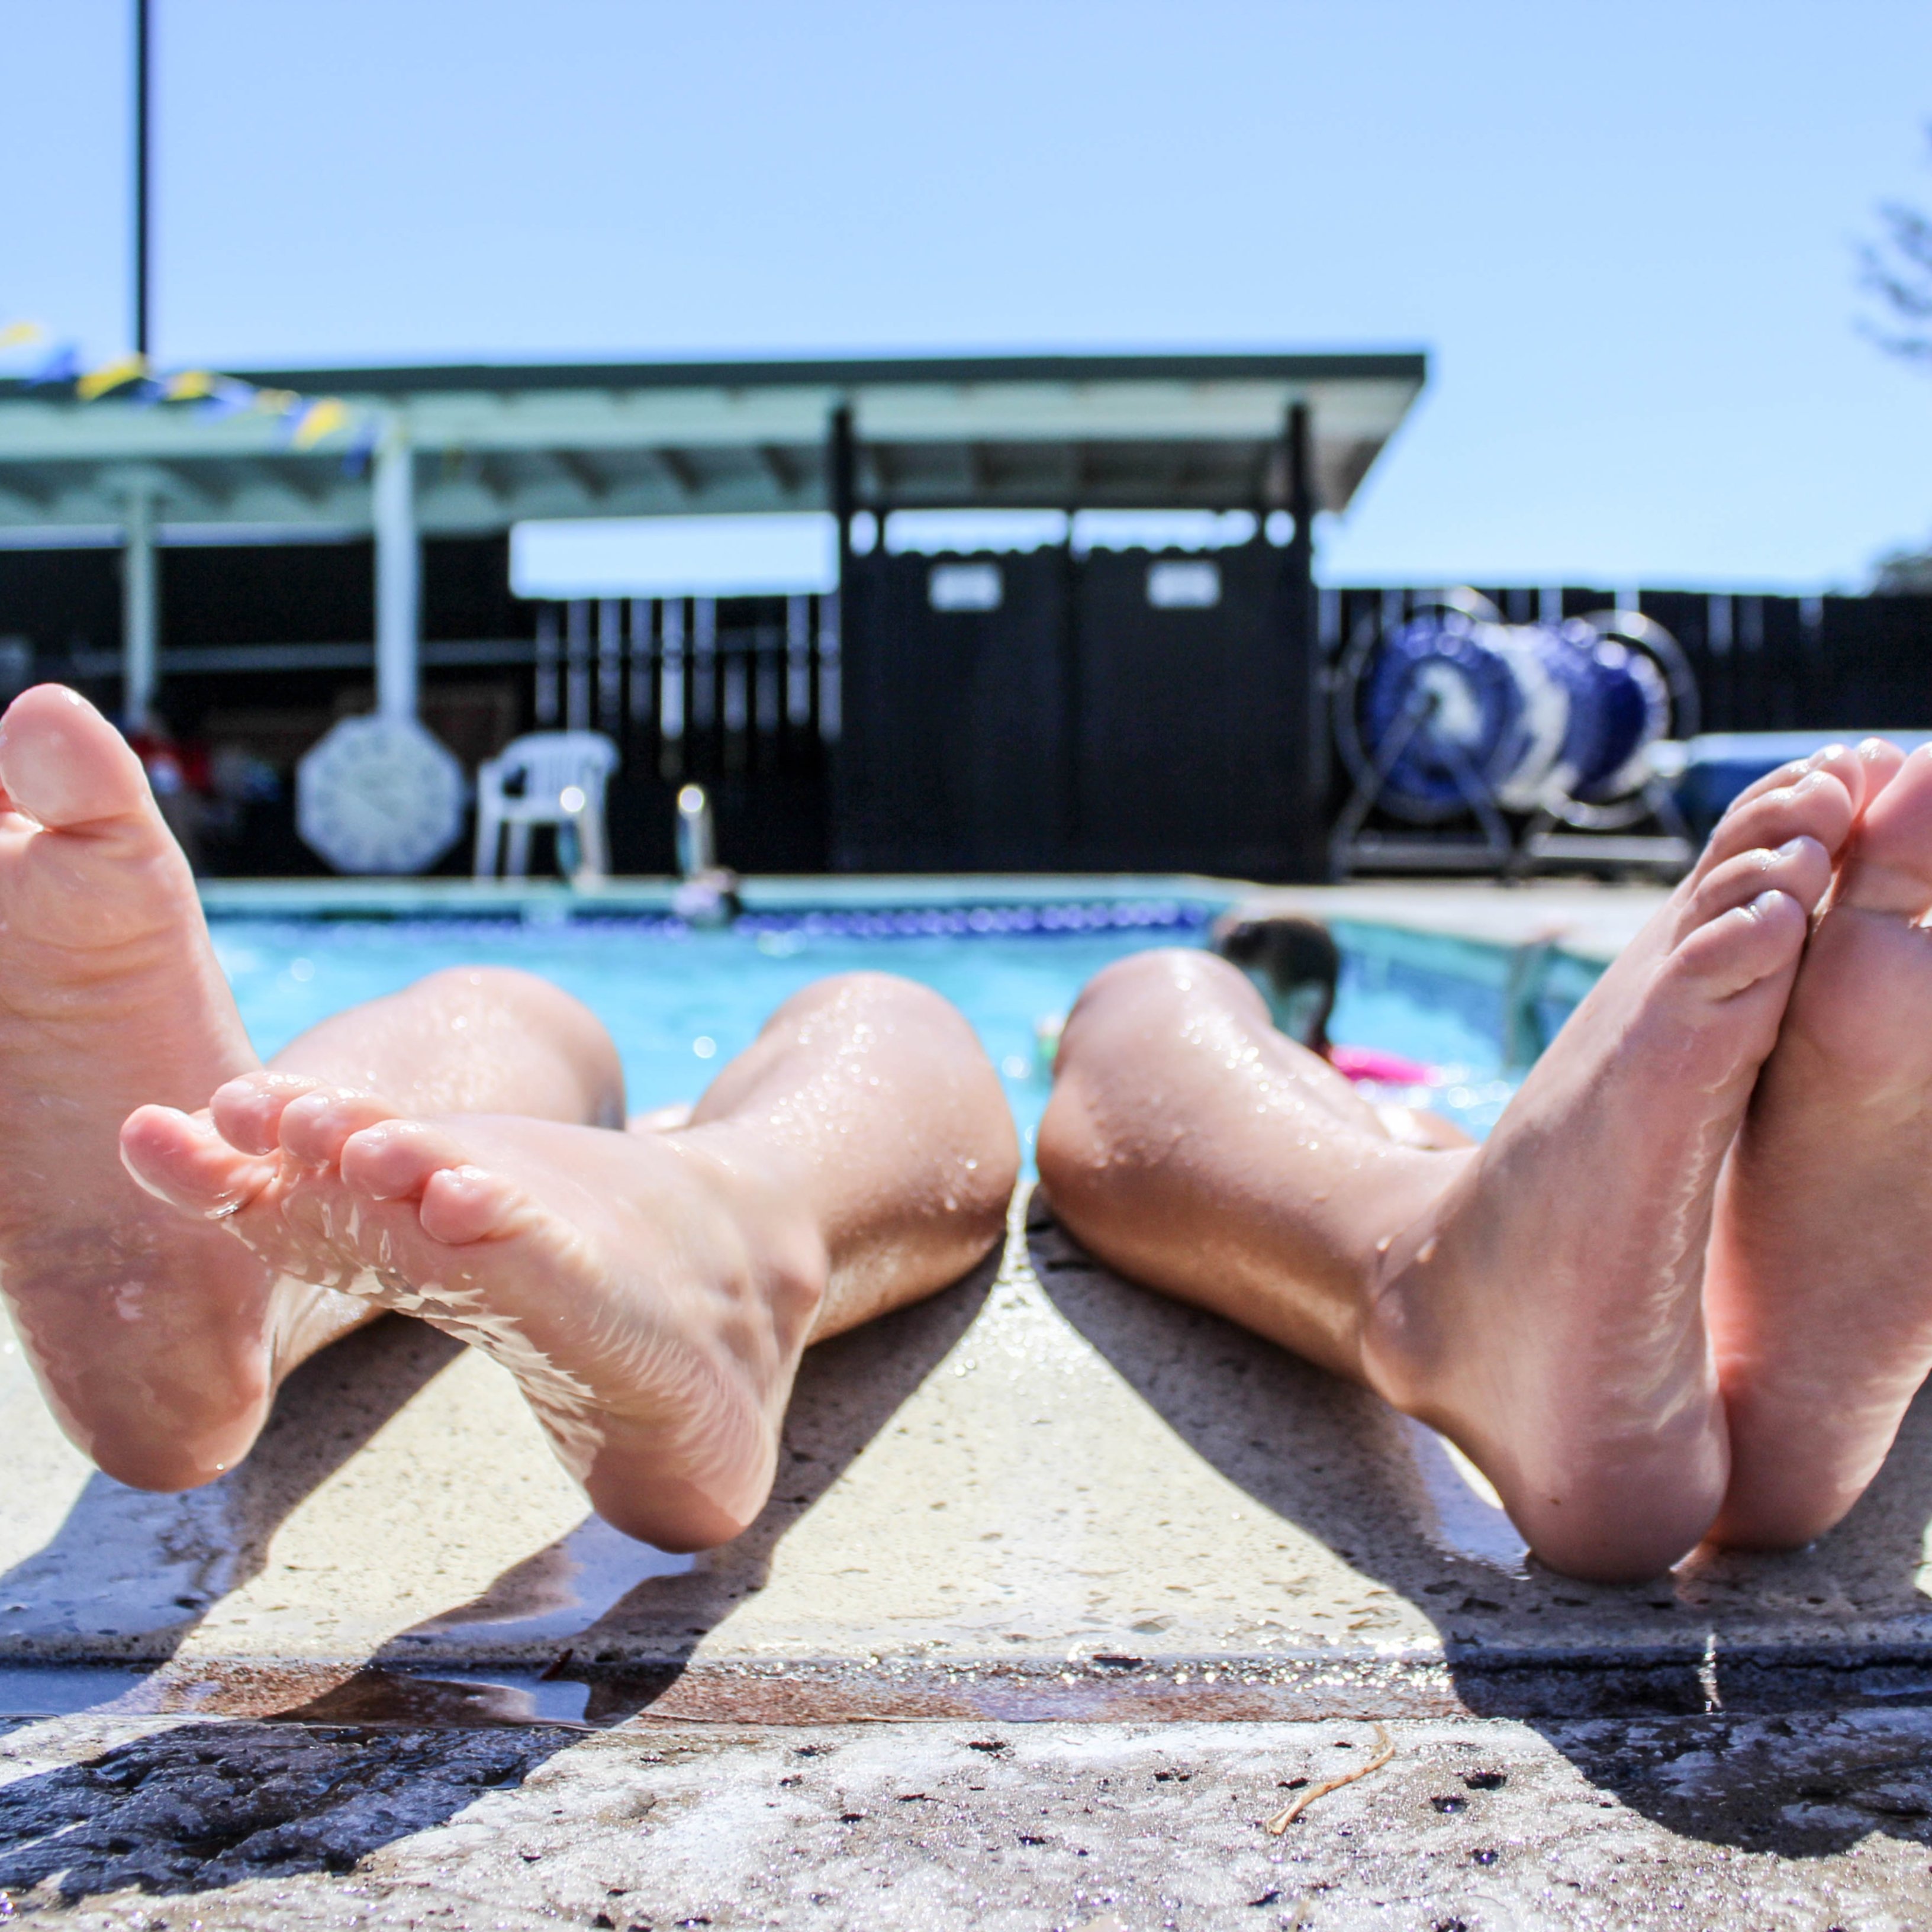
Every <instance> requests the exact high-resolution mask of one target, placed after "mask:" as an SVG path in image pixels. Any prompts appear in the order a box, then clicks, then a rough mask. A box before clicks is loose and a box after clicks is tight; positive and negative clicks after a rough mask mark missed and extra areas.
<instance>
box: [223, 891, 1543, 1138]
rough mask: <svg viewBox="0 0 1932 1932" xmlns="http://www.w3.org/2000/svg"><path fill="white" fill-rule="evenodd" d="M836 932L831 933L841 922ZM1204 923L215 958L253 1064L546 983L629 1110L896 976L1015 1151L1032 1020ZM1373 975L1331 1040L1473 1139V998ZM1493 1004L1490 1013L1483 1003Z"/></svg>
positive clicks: (246, 929)
mask: <svg viewBox="0 0 1932 1932" xmlns="http://www.w3.org/2000/svg"><path fill="white" fill-rule="evenodd" d="M841 923H844V922H841ZM808 925H809V922H791V924H790V926H789V928H788V929H779V930H773V929H769V927H767V929H764V930H760V931H755V932H754V931H747V930H745V929H742V928H741V929H738V930H736V931H733V932H692V931H689V930H687V929H683V928H682V927H680V926H676V925H675V924H674V923H673V922H668V921H665V920H662V919H655V920H652V919H640V920H636V921H628V920H611V921H597V922H572V923H568V924H555V925H549V926H544V925H539V924H535V923H523V922H515V921H509V920H474V919H472V920H462V919H437V920H410V919H394V920H389V919H313V920H308V919H261V918H248V917H240V918H233V917H223V918H217V919H215V920H214V922H213V924H212V931H213V933H214V945H215V951H216V953H217V956H218V957H219V959H220V962H221V964H222V966H223V969H224V971H226V973H227V975H228V977H229V981H230V983H231V984H232V985H233V987H234V989H235V993H236V999H237V1001H239V1004H240V1007H241V1010H242V1018H243V1019H244V1021H245V1022H246V1023H247V1025H248V1031H249V1033H250V1034H251V1037H253V1039H254V1043H255V1046H256V1049H257V1051H258V1052H260V1053H261V1054H262V1055H263V1056H264V1057H266V1056H267V1055H271V1054H272V1053H274V1052H277V1051H278V1049H281V1047H283V1046H286V1045H287V1043H288V1042H289V1041H290V1040H293V1038H294V1037H296V1034H299V1033H300V1032H302V1031H303V1030H304V1029H305V1028H308V1027H310V1026H312V1025H314V1024H315V1022H317V1021H318V1020H320V1019H326V1017H327V1016H329V1015H330V1014H331V1013H338V1012H340V1011H341V1010H342V1009H343V1008H344V1007H349V1006H353V1005H354V1004H356V1003H357V1002H359V1001H363V1000H368V999H373V998H376V997H377V995H380V994H383V993H389V992H395V991H397V990H398V989H400V988H401V987H404V986H407V985H408V984H409V983H410V982H411V981H412V980H416V979H419V978H420V977H422V975H423V974H425V973H429V972H433V971H435V970H436V969H437V968H439V967H444V966H452V965H493V966H514V967H518V968H522V969H523V971H526V972H529V973H535V974H541V976H542V977H544V978H545V979H547V980H553V981H554V982H555V983H556V984H557V985H558V986H562V988H564V989H565V990H566V991H568V992H571V993H573V994H574V995H576V996H577V998H579V999H580V1000H581V1001H583V1002H584V1004H586V1006H588V1007H590V1009H591V1010H592V1011H593V1012H594V1013H596V1014H597V1016H598V1018H599V1019H601V1020H602V1021H603V1022H604V1025H606V1026H607V1027H608V1028H610V1033H611V1035H612V1037H613V1039H614V1040H615V1041H616V1046H617V1050H618V1052H619V1055H621V1056H622V1061H623V1066H624V1078H625V1085H626V1088H627V1090H628V1103H629V1106H630V1107H631V1110H632V1111H633V1112H643V1110H645V1109H648V1108H652V1107H658V1106H667V1105H669V1104H670V1103H673V1102H676V1101H680V1100H692V1099H694V1098H695V1097H697V1094H699V1093H700V1092H701V1091H703V1088H704V1087H705V1086H706V1085H707V1084H708V1083H709V1081H710V1079H711V1078H712V1076H713V1075H715V1073H717V1072H718V1070H719V1069H720V1068H721V1067H723V1065H724V1063H725V1062H726V1061H727V1060H729V1059H730V1058H731V1057H732V1056H733V1055H734V1054H736V1053H738V1052H741V1051H742V1049H744V1048H745V1046H748V1045H749V1044H750V1043H751V1040H752V1038H753V1037H754V1035H755V1034H756V1033H757V1030H758V1028H759V1027H760V1025H762V1024H763V1021H764V1019H765V1018H766V1016H767V1015H768V1014H769V1013H770V1012H771V1011H772V1009H773V1008H774V1007H776V1006H777V1005H778V1004H779V1002H780V1001H782V1000H784V999H785V998H787V997H788V996H789V995H791V994H792V993H794V992H797V991H798V990H799V989H800V988H801V987H803V986H808V985H809V984H810V983H811V982H812V981H813V980H817V979H820V978H823V977H824V976H825V975H826V974H830V973H844V972H851V971H859V970H866V971H884V972H890V973H898V974H904V976H905V977H907V978H908V979H911V980H919V981H921V982H922V983H924V984H925V985H926V986H931V987H932V988H933V989H935V991H937V992H941V993H943V994H944V995H945V996H946V997H947V998H948V999H950V1000H951V1001H953V1003H954V1004H956V1005H957V1006H958V1007H959V1008H960V1009H961V1010H962V1011H963V1012H964V1013H965V1015H966V1017H967V1018H968V1019H969V1020H970V1021H971V1022H972V1024H973V1025H974V1028H975V1029H976V1030H977V1032H978V1034H979V1036H980V1040H982V1041H983V1043H984V1044H985V1046H986V1051H987V1052H988V1053H989V1055H991V1056H992V1061H993V1064H994V1065H995V1067H998V1069H999V1070H1000V1073H1001V1079H1002V1081H1003V1082H1004V1085H1005V1087H1006V1091H1007V1097H1008V1098H1009V1100H1010V1101H1011V1103H1012V1104H1013V1112H1014V1115H1015V1117H1016V1119H1017V1120H1018V1121H1019V1126H1020V1129H1021V1132H1022V1136H1023V1137H1024V1139H1025V1145H1026V1148H1027V1152H1028V1167H1029V1170H1031V1154H1032V1147H1033V1136H1034V1129H1035V1128H1036V1127H1037V1125H1038V1124H1039V1120H1040V1113H1041V1111H1042V1109H1043V1108H1044V1107H1045V1106H1046V1097H1047V1092H1048V1080H1047V1076H1046V1069H1045V1067H1044V1066H1043V1064H1042V1063H1041V1060H1040V1055H1039V1053H1038V1051H1037V1045H1036V1028H1037V1025H1038V1023H1039V1022H1040V1020H1041V1019H1043V1018H1046V1017H1047V1016H1050V1015H1055V1014H1060V1013H1065V1012H1066V1010H1067V1008H1068V1007H1070V1006H1071V1005H1072V1004H1073V1001H1074V999H1075V998H1076V996H1077V995H1078V994H1079V991H1080V989H1081V988H1082V986H1084V985H1085V983H1087V981H1088V980H1090V979H1091V977H1093V976H1094V974H1096V973H1097V972H1098V971H1100V968H1102V967H1103V966H1105V965H1109V964H1110V963H1111V962H1112V961H1114V960H1116V959H1123V958H1124V957H1126V956H1127V955H1128V954H1129V953H1134V952H1138V951H1141V950H1145V948H1147V947H1150V946H1159V945H1169V946H1171V945H1188V946H1198V945H1199V944H1202V932H1203V929H1204V928H1205V914H1203V915H1202V916H1201V917H1199V918H1198V919H1188V918H1186V917H1184V918H1182V919H1179V920H1175V919H1168V920H1165V921H1163V922H1161V923H1160V924H1142V925H1127V926H1118V927H1114V928H1111V929H1103V930H1098V931H1096V930H1085V931H1060V932H1032V933H1024V934H1022V933H1012V932H1004V933H1002V932H992V933H966V934H933V933H930V932H926V933H917V932H915V933H908V934H901V935H895V936H892V937H862V936H858V935H855V934H853V932H850V931H849V930H847V931H841V932H814V931H811V930H809V929H808ZM1437 977H1438V976H1435V975H1432V974H1426V973H1425V974H1418V973H1417V972H1415V971H1414V970H1413V969H1410V970H1408V971H1403V972H1400V973H1391V972H1389V971H1387V970H1386V969H1385V963H1384V962H1379V961H1376V960H1373V959H1371V960H1367V961H1364V960H1363V959H1359V958H1357V957H1355V956H1352V955H1351V956H1349V957H1348V959H1347V963H1346V966H1345V969H1344V972H1343V981H1342V986H1341V989H1340V998H1339V999H1338V1001H1337V1009H1336V1016H1335V1019H1334V1022H1333V1025H1332V1027H1331V1031H1332V1032H1333V1034H1334V1037H1336V1038H1337V1039H1338V1040H1346V1041H1348V1042H1350V1043H1355V1044H1360V1045H1363V1046H1377V1047H1382V1048H1384V1049H1388V1051H1390V1052H1395V1053H1399V1054H1401V1055H1404V1056H1406V1058H1411V1059H1414V1060H1418V1061H1424V1062H1426V1063H1427V1064H1430V1065H1432V1066H1434V1067H1440V1068H1442V1070H1444V1074H1445V1078H1444V1079H1443V1080H1442V1082H1441V1083H1440V1084H1439V1085H1438V1086H1436V1087H1435V1088H1432V1089H1431V1090H1430V1091H1429V1092H1428V1093H1427V1094H1423V1095H1419V1096H1414V1097H1415V1098H1418V1099H1419V1100H1422V1101H1423V1102H1424V1103H1426V1104H1428V1105H1430V1106H1436V1107H1437V1108H1439V1109H1441V1110H1442V1112H1445V1113H1448V1114H1449V1115H1451V1116H1452V1117H1454V1118H1457V1119H1459V1120H1460V1121H1463V1124H1465V1125H1466V1126H1467V1127H1469V1129H1470V1130H1471V1131H1472V1132H1474V1133H1482V1132H1484V1131H1485V1130H1487V1127H1489V1126H1490V1124H1492V1123H1493V1121H1494V1119H1495V1118H1496V1115H1497V1114H1498V1113H1499V1112H1501V1110H1502V1104H1503V1102H1504V1100H1506V1099H1507V1097H1508V1094H1509V1093H1510V1092H1511V1091H1513V1088H1514V1082H1513V1081H1512V1080H1511V1079H1508V1078H1507V1077H1506V1076H1505V1073H1504V1071H1503V1068H1502V1055H1501V1047H1500V1044H1499V1041H1500V1031H1499V1028H1498V1027H1497V1026H1496V1025H1495V1023H1494V1022H1493V1019H1492V1018H1491V1017H1490V1016H1489V1014H1488V1013H1487V1010H1486V1008H1485V1007H1484V1003H1483V1001H1482V999H1481V997H1480V995H1478V997H1477V998H1474V999H1472V998H1469V997H1468V989H1466V987H1465V986H1463V985H1461V984H1459V983H1457V981H1456V980H1454V977H1453V976H1449V975H1443V976H1440V983H1439V984H1437V983H1436V979H1437ZM1491 1004H1493V1001H1492V1002H1491ZM1403 1097H1409V1096H1403Z"/></svg>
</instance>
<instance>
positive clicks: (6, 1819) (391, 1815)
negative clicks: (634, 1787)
mask: <svg viewBox="0 0 1932 1932" xmlns="http://www.w3.org/2000/svg"><path fill="white" fill-rule="evenodd" d="M574 1736H575V1734H574V1733H571V1732H569V1731H567V1730H532V1729H529V1728H517V1729H505V1728H499V1729H496V1730H423V1731H410V1730H397V1729H394V1728H383V1729H378V1730H356V1729H354V1728H351V1727H344V1728H341V1729H338V1730H300V1729H296V1728H295V1727H290V1726H287V1725H275V1724H238V1723H226V1724H184V1725H181V1726H178V1727H175V1728H173V1729H170V1730H163V1731H160V1732H158V1733H155V1734H154V1735H153V1736H148V1737H145V1738H141V1739H136V1741H134V1742H132V1743H130V1744H127V1745H121V1746H119V1747H118V1748H115V1749H114V1750H112V1751H107V1752H105V1753H104V1754H102V1755H101V1756H100V1757H96V1758H93V1759H91V1760H89V1761H88V1762H86V1763H82V1764H76V1765H68V1766H62V1768H61V1769H58V1770H55V1771H48V1772H39V1773H36V1774H31V1775H28V1776H27V1777H26V1778H19V1779H17V1780H16V1781H14V1782H13V1783H12V1784H7V1785H6V1786H5V1787H0V1891H5V1893H7V1894H8V1895H10V1897H12V1898H13V1899H14V1900H19V1899H20V1897H21V1894H23V1893H25V1892H28V1891H31V1889H32V1888H34V1886H36V1885H46V1886H47V1887H48V1890H49V1891H50V1892H51V1893H52V1894H53V1895H54V1896H55V1897H58V1899H59V1900H62V1902H71V1901H72V1900H76V1899H78V1898H81V1897H88V1896H98V1895H99V1894H103V1893H113V1892H116V1891H123V1890H126V1889H128V1888H134V1889H137V1890H139V1891H144V1892H148V1893H151V1894H152V1893H182V1892H201V1891H211V1890H213V1889H214V1888H217V1887H218V1886H221V1885H233V1884H236V1883H238V1882H240V1881H241V1880H242V1879H260V1878H273V1877H279V1876H290V1875H293V1874H294V1873H302V1872H317V1871H328V1872H346V1871H347V1870H350V1868H351V1867H353V1866H354V1865H355V1864H356V1861H358V1860H359V1859H360V1858H365V1857H366V1856H367V1855H368V1854H369V1853H370V1852H373V1851H375V1850H377V1849H380V1847H381V1846H384V1845H387V1844H390V1843H393V1842H394V1841H396V1840H397V1839H398V1838H407V1836H409V1835H410V1834H411V1833H412V1832H422V1831H427V1830H428V1829H431V1828H432V1827H433V1826H437V1825H441V1824H443V1823H446V1822H447V1821H448V1820H449V1819H450V1818H452V1817H454V1816H455V1814H457V1813H458V1811H461V1810H462V1809H463V1808H464V1806H466V1805H471V1804H473V1803H474V1802H475V1801H476V1799H478V1798H479V1797H481V1796H483V1795H484V1793H486V1792H487V1791H489V1790H493V1789H495V1790H500V1789H503V1788H505V1787H514V1786H516V1785H518V1784H521V1783H522V1782H523V1780H524V1778H526V1777H527V1776H528V1775H529V1773H530V1772H532V1771H533V1770H535V1769H536V1767H537V1766H539V1765H540V1764H541V1763H543V1762H544V1760H546V1759H547V1758H548V1757H550V1756H551V1755H552V1754H553V1753H554V1752H556V1751H559V1750H560V1749H562V1748H563V1747H564V1746H565V1745H567V1744H569V1743H570V1742H572V1741H573V1739H574ZM49 1881H51V1883H50V1884H49ZM41 1896H42V1897H46V1893H43V1894H41ZM36 1902H38V1901H36Z"/></svg>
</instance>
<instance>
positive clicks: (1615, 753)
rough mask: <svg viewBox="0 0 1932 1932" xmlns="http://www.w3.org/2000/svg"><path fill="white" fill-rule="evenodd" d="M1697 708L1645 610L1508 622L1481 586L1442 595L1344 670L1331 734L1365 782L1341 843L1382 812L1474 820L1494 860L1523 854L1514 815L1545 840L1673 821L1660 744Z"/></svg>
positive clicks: (1375, 632)
mask: <svg viewBox="0 0 1932 1932" xmlns="http://www.w3.org/2000/svg"><path fill="white" fill-rule="evenodd" d="M1334 714H1335V727H1336V739H1337V745H1338V746H1339V748H1340V751H1341V754H1342V757H1343V761H1344V763H1346V765H1347V766H1348V768H1349V771H1350V772H1351V774H1352V775H1353V777H1354V778H1355V782H1356V791H1355V799H1353V800H1352V802H1351V805H1350V807H1349V811H1348V812H1347V813H1346V814H1345V820H1344V826H1343V832H1344V834H1345V835H1346V838H1349V839H1350V840H1353V839H1354V838H1355V836H1356V835H1357V834H1358V833H1359V832H1361V828H1362V826H1363V825H1364V822H1365V821H1366V820H1367V816H1368V814H1369V813H1370V811H1373V810H1376V809H1379V810H1381V811H1383V812H1385V814H1388V815H1389V816H1390V817H1394V818H1397V819H1400V820H1406V822H1408V823H1410V824H1413V825H1439V824H1442V823H1443V822H1444V821H1445V820H1450V819H1452V818H1457V817H1470V816H1473V817H1475V819H1476V820H1477V821H1478V824H1479V825H1480V826H1481V828H1482V829H1483V832H1484V838H1485V841H1486V842H1485V849H1486V850H1494V849H1496V848H1497V847H1499V846H1502V847H1508V849H1509V850H1511V851H1512V852H1514V842H1513V841H1511V838H1510V835H1509V834H1508V832H1507V830H1506V829H1505V825H1504V818H1503V815H1504V814H1512V815H1516V816H1527V817H1529V818H1530V819H1531V820H1532V836H1533V837H1537V838H1542V837H1544V836H1545V835H1547V832H1549V831H1550V829H1552V828H1554V827H1556V826H1568V827H1571V828H1574V829H1577V830H1579V831H1591V832H1604V831H1613V830H1617V829H1623V828H1628V827H1630V826H1635V825H1637V824H1639V823H1642V822H1643V821H1644V820H1646V819H1651V818H1662V819H1663V820H1665V821H1666V822H1667V823H1668V822H1669V821H1670V820H1673V819H1674V817H1675V813H1674V810H1673V808H1670V806H1669V804H1668V801H1667V796H1666V794H1665V793H1664V791H1663V789H1662V787H1661V785H1660V784H1659V782H1658V777H1657V775H1656V773H1655V770H1654V769H1653V765H1652V757H1651V753H1652V748H1653V747H1655V746H1656V745H1658V744H1659V743H1661V742H1663V741H1664V740H1666V739H1683V738H1686V737H1688V736H1691V734H1692V733H1694V732H1695V731H1696V730H1697V686H1696V683H1695V681H1694V679H1693V677H1692V676H1691V670H1690V667H1689V665H1688V663H1687V662H1686V661H1685V657H1684V655H1683V652H1682V650H1681V649H1679V646H1678V645H1677V643H1676V640H1675V639H1674V638H1673V637H1671V635H1670V633H1669V632H1668V631H1666V630H1665V629H1664V628H1663V626H1662V625H1660V624H1658V623H1656V622H1654V621H1653V620H1652V619H1649V618H1646V617H1644V616H1640V614H1638V613H1637V612H1635V611H1632V610H1614V611H1613V610H1605V611H1599V612H1597V613H1595V614H1593V615H1592V616H1588V617H1572V618H1568V619H1563V620H1562V621H1561V622H1555V623H1536V624H1506V623H1504V622H1502V621H1501V619H1500V618H1499V614H1498V613H1497V612H1496V608H1495V607H1494V606H1493V604H1490V602H1489V601H1488V600H1487V598H1483V597H1481V596H1480V595H1478V593H1477V592H1473V591H1458V592H1446V593H1444V594H1443V595H1441V596H1439V597H1437V598H1432V599H1430V601H1428V602H1427V604H1424V606H1423V607H1422V608H1421V609H1420V610H1418V611H1416V612H1415V613H1414V614H1413V615H1411V616H1407V617H1406V618H1404V619H1403V620H1402V621H1400V622H1397V623H1395V624H1393V625H1388V626H1387V627H1386V628H1385V627H1384V626H1383V625H1379V624H1376V623H1374V622H1369V623H1367V624H1365V625H1363V626H1362V627H1361V628H1360V629H1359V630H1358V633H1357V634H1356V636H1355V638H1354V639H1353V640H1352V641H1351V643H1350V645H1349V649H1348V650H1347V651H1346V652H1345V653H1344V654H1343V660H1342V662H1341V663H1340V665H1339V666H1338V667H1337V675H1336V678H1335V682H1334ZM1370 837H1371V838H1373V835H1370ZM1343 869H1346V868H1343Z"/></svg>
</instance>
